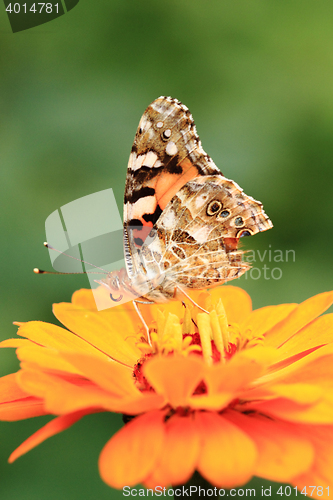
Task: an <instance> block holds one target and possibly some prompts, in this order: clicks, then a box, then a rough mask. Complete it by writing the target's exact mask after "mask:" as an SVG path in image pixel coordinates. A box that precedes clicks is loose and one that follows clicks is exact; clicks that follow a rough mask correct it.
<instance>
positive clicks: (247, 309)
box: [210, 285, 252, 324]
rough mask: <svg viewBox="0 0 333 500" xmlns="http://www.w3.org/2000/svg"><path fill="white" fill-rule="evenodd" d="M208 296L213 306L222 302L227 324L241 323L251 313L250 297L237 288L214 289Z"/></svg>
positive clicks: (229, 286) (223, 287)
mask: <svg viewBox="0 0 333 500" xmlns="http://www.w3.org/2000/svg"><path fill="white" fill-rule="evenodd" d="M210 295H211V298H212V303H213V304H214V305H215V304H217V302H218V301H219V299H221V300H222V302H223V306H224V309H225V312H226V313H227V318H228V322H229V323H238V324H241V323H243V321H245V319H246V318H247V317H248V316H249V315H250V313H251V311H252V300H251V297H250V296H249V295H248V294H247V293H246V291H245V290H243V289H242V288H238V287H237V286H231V285H228V286H222V287H216V288H213V289H212V290H210Z"/></svg>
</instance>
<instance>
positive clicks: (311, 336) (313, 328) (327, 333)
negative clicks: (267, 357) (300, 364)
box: [279, 314, 333, 360]
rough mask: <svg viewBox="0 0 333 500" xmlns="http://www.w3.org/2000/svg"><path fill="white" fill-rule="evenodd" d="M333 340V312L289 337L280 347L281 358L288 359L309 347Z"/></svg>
mask: <svg viewBox="0 0 333 500" xmlns="http://www.w3.org/2000/svg"><path fill="white" fill-rule="evenodd" d="M332 341H333V314H325V315H324V316H321V317H320V318H317V319H315V320H314V321H312V323H310V324H308V325H307V326H305V327H304V328H302V329H301V330H299V331H298V332H297V333H296V334H295V335H294V336H293V337H291V338H289V339H288V340H287V341H286V342H285V343H284V344H283V345H282V346H281V347H280V348H279V355H280V359H281V360H282V359H286V358H288V357H291V356H294V355H295V354H298V353H300V352H304V351H306V350H308V349H312V348H314V347H318V346H321V345H326V344H329V343H331V342H332Z"/></svg>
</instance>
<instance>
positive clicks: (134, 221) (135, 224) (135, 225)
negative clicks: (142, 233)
mask: <svg viewBox="0 0 333 500" xmlns="http://www.w3.org/2000/svg"><path fill="white" fill-rule="evenodd" d="M127 226H128V227H130V228H136V229H139V228H141V227H142V226H143V224H142V222H141V220H139V219H132V220H130V221H129V222H128V224H127Z"/></svg>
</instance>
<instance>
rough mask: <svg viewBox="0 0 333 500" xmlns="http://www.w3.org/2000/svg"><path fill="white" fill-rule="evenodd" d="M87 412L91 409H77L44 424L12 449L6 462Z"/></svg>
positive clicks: (66, 426) (19, 455) (63, 428)
mask: <svg viewBox="0 0 333 500" xmlns="http://www.w3.org/2000/svg"><path fill="white" fill-rule="evenodd" d="M88 413H93V411H78V412H76V413H70V414H68V415H63V416H61V417H58V418H54V419H53V420H51V421H50V422H48V423H47V424H46V425H44V427H42V428H41V429H39V430H38V431H37V432H35V433H34V434H33V435H32V436H30V437H29V438H28V439H27V440H26V441H24V442H23V443H22V444H21V445H20V446H19V447H18V448H16V450H15V451H13V453H12V454H11V455H10V457H9V459H8V462H9V463H13V462H14V461H15V460H16V459H17V458H19V457H21V456H22V455H24V454H25V453H27V452H28V451H30V450H32V449H33V448H35V447H36V446H38V445H39V444H40V443H42V442H43V441H45V440H46V439H48V438H49V437H51V436H54V435H55V434H59V432H62V431H64V430H65V429H68V427H70V426H71V425H73V424H75V422H77V421H78V420H80V419H81V418H82V417H84V416H85V415H87V414H88Z"/></svg>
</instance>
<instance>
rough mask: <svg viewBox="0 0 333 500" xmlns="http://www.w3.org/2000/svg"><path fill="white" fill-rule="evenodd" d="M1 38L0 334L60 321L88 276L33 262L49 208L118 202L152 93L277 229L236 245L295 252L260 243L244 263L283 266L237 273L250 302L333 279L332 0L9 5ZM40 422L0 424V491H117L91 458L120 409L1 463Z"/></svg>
mask: <svg viewBox="0 0 333 500" xmlns="http://www.w3.org/2000/svg"><path fill="white" fill-rule="evenodd" d="M0 43H1V47H0V61H1V62H0V108H1V121H0V162H1V170H0V175H1V182H0V188H1V194H0V199H1V205H2V207H1V225H2V227H1V232H2V235H1V236H2V237H1V264H2V265H1V267H2V273H1V274H2V278H1V301H0V307H1V338H2V339H5V338H7V337H10V336H14V334H15V331H16V327H14V326H13V325H12V324H11V323H12V321H14V320H16V321H28V320H36V319H39V320H43V321H51V322H52V321H55V320H54V318H53V317H52V314H51V304H52V303H53V302H61V301H69V300H70V297H71V294H72V293H73V291H74V290H76V289H78V288H81V287H88V280H87V278H86V277H85V276H65V277H61V276H36V275H34V274H33V273H32V269H33V267H35V266H39V267H41V268H47V269H50V268H51V265H50V262H49V257H48V253H47V251H46V249H44V247H43V245H42V243H43V241H44V240H45V233H44V222H45V219H46V218H47V216H48V215H49V214H50V213H51V212H53V211H54V210H56V209H58V208H60V207H61V206H62V205H64V204H66V203H68V202H70V201H73V200H75V199H77V198H80V197H82V196H85V195H88V194H91V193H93V192H96V191H100V190H103V189H106V188H109V187H112V188H113V189H114V191H115V195H116V198H117V201H118V204H119V208H120V210H121V207H122V197H123V189H124V182H125V175H126V165H127V160H128V156H129V152H130V148H131V145H132V141H133V137H134V134H135V131H136V128H137V125H138V122H139V119H140V116H141V114H142V113H143V111H144V110H145V108H146V107H147V105H148V104H149V103H150V102H151V101H152V100H154V99H155V98H156V97H158V96H160V95H171V96H173V97H177V98H178V99H180V100H181V101H182V102H184V103H185V104H186V105H187V106H188V107H189V108H190V110H191V112H192V113H193V115H194V118H195V121H196V124H197V128H198V132H199V134H200V137H201V140H202V143H203V146H204V148H205V150H206V151H207V152H208V153H209V154H210V155H211V156H212V157H213V159H214V161H215V162H216V163H217V165H218V166H219V167H220V168H221V170H222V171H223V173H224V174H225V175H226V176H227V177H229V178H232V179H234V180H235V181H236V182H238V183H239V184H240V185H241V186H242V188H243V189H244V191H245V192H246V193H247V194H249V195H251V196H253V197H254V198H256V199H259V200H261V201H262V202H263V203H264V206H265V210H266V212H267V214H268V215H269V216H270V217H271V219H272V221H273V223H274V229H272V230H270V231H268V232H267V233H263V234H259V235H257V236H255V237H253V238H245V239H244V248H246V249H254V250H256V251H257V250H259V251H260V252H261V254H262V252H264V251H265V250H269V249H271V250H273V251H274V250H282V252H285V251H286V250H291V249H292V250H294V251H295V256H296V258H295V262H293V261H290V260H289V262H279V263H274V262H269V258H268V257H269V256H268V253H267V254H266V258H265V260H264V262H260V261H258V260H259V259H258V254H256V256H257V262H255V263H253V265H254V267H258V268H259V269H262V267H263V265H264V264H266V266H267V267H269V268H270V269H272V268H274V267H279V268H281V271H282V273H283V274H282V278H281V279H279V280H274V279H272V278H271V277H270V276H271V275H270V271H269V272H267V275H266V276H268V277H270V279H264V277H263V276H262V277H261V279H257V280H254V279H251V278H250V277H246V276H245V277H242V278H241V279H240V280H239V282H238V283H235V284H239V285H240V286H242V287H243V288H245V289H246V290H247V291H248V292H250V293H251V295H252V298H253V302H254V307H261V306H264V305H269V304H277V303H280V302H300V301H302V300H304V299H306V298H307V297H309V296H311V295H313V294H316V293H319V292H323V291H326V290H329V289H331V288H332V277H333V270H332V263H331V254H332V250H331V249H332V247H333V231H332V222H333V210H332V195H333V190H332V181H333V169H332V158H333V3H332V2H331V1H330V0H320V1H317V2H314V1H313V0H290V1H281V0H274V1H273V0H237V1H232V0H227V1H226V0H209V2H208V1H204V0H200V1H199V0H191V1H189V0H187V1H186V0H178V1H175V0H170V1H168V2H158V1H156V0H149V1H147V0H142V1H140V2H139V1H134V0H99V1H98V2H93V1H90V2H89V1H87V0H86V1H84V0H81V1H80V3H79V4H78V5H77V6H76V7H75V8H74V9H73V10H72V11H71V12H69V13H67V14H66V15H64V16H62V17H60V18H58V19H56V20H54V21H52V22H50V23H48V24H44V25H42V26H39V27H36V28H33V29H30V30H27V31H23V32H19V33H16V34H13V33H12V32H11V29H10V25H9V21H8V19H7V16H6V12H5V8H4V6H3V7H1V9H0ZM269 245H271V246H269ZM255 276H257V275H255ZM275 276H278V273H277V272H276V274H275ZM0 366H1V370H0V371H1V374H6V373H9V372H13V371H15V370H16V368H17V366H18V365H17V361H16V359H15V354H14V352H10V351H7V350H6V351H4V352H1V364H0ZM47 420H48V419H46V418H39V419H32V420H31V421H27V422H18V423H1V425H0V495H1V499H2V500H12V499H13V500H14V499H15V500H23V499H24V500H30V499H31V500H46V499H47V500H56V499H57V500H58V499H59V498H62V499H64V500H72V499H75V500H76V499H82V498H85V499H90V498H91V499H98V500H104V499H107V498H108V499H110V498H123V497H122V495H121V493H120V492H116V491H113V490H111V489H110V488H108V487H107V486H106V485H104V484H103V483H102V481H101V480H100V479H99V476H98V470H97V458H98V454H99V452H100V450H101V448H102V447H103V445H104V443H105V442H106V441H107V440H108V438H109V437H110V436H111V435H112V434H113V433H114V432H115V430H116V429H117V428H118V427H119V426H120V425H121V419H120V417H119V416H116V417H115V416H113V415H110V414H100V415H92V416H89V417H85V419H84V420H83V421H81V422H79V423H78V424H76V425H75V426H74V427H73V428H72V429H70V430H68V431H66V432H65V433H63V434H62V435H59V436H56V437H54V438H52V439H50V440H49V441H47V442H45V443H44V444H43V445H41V446H40V447H38V448H37V449H35V450H33V451H31V452H30V453H29V454H28V455H26V456H24V457H22V458H21V459H19V460H18V461H17V463H14V464H13V465H11V466H9V465H7V463H6V460H7V457H8V455H9V454H10V452H11V451H12V450H13V449H14V448H15V447H16V446H17V445H19V444H20V443H21V442H22V441H23V440H24V439H25V438H26V437H28V436H29V435H30V434H31V433H32V432H34V431H35V430H36V429H37V428H39V427H40V426H41V425H42V424H43V423H44V422H46V421H47ZM261 483H262V482H261ZM261 483H258V484H261Z"/></svg>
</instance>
